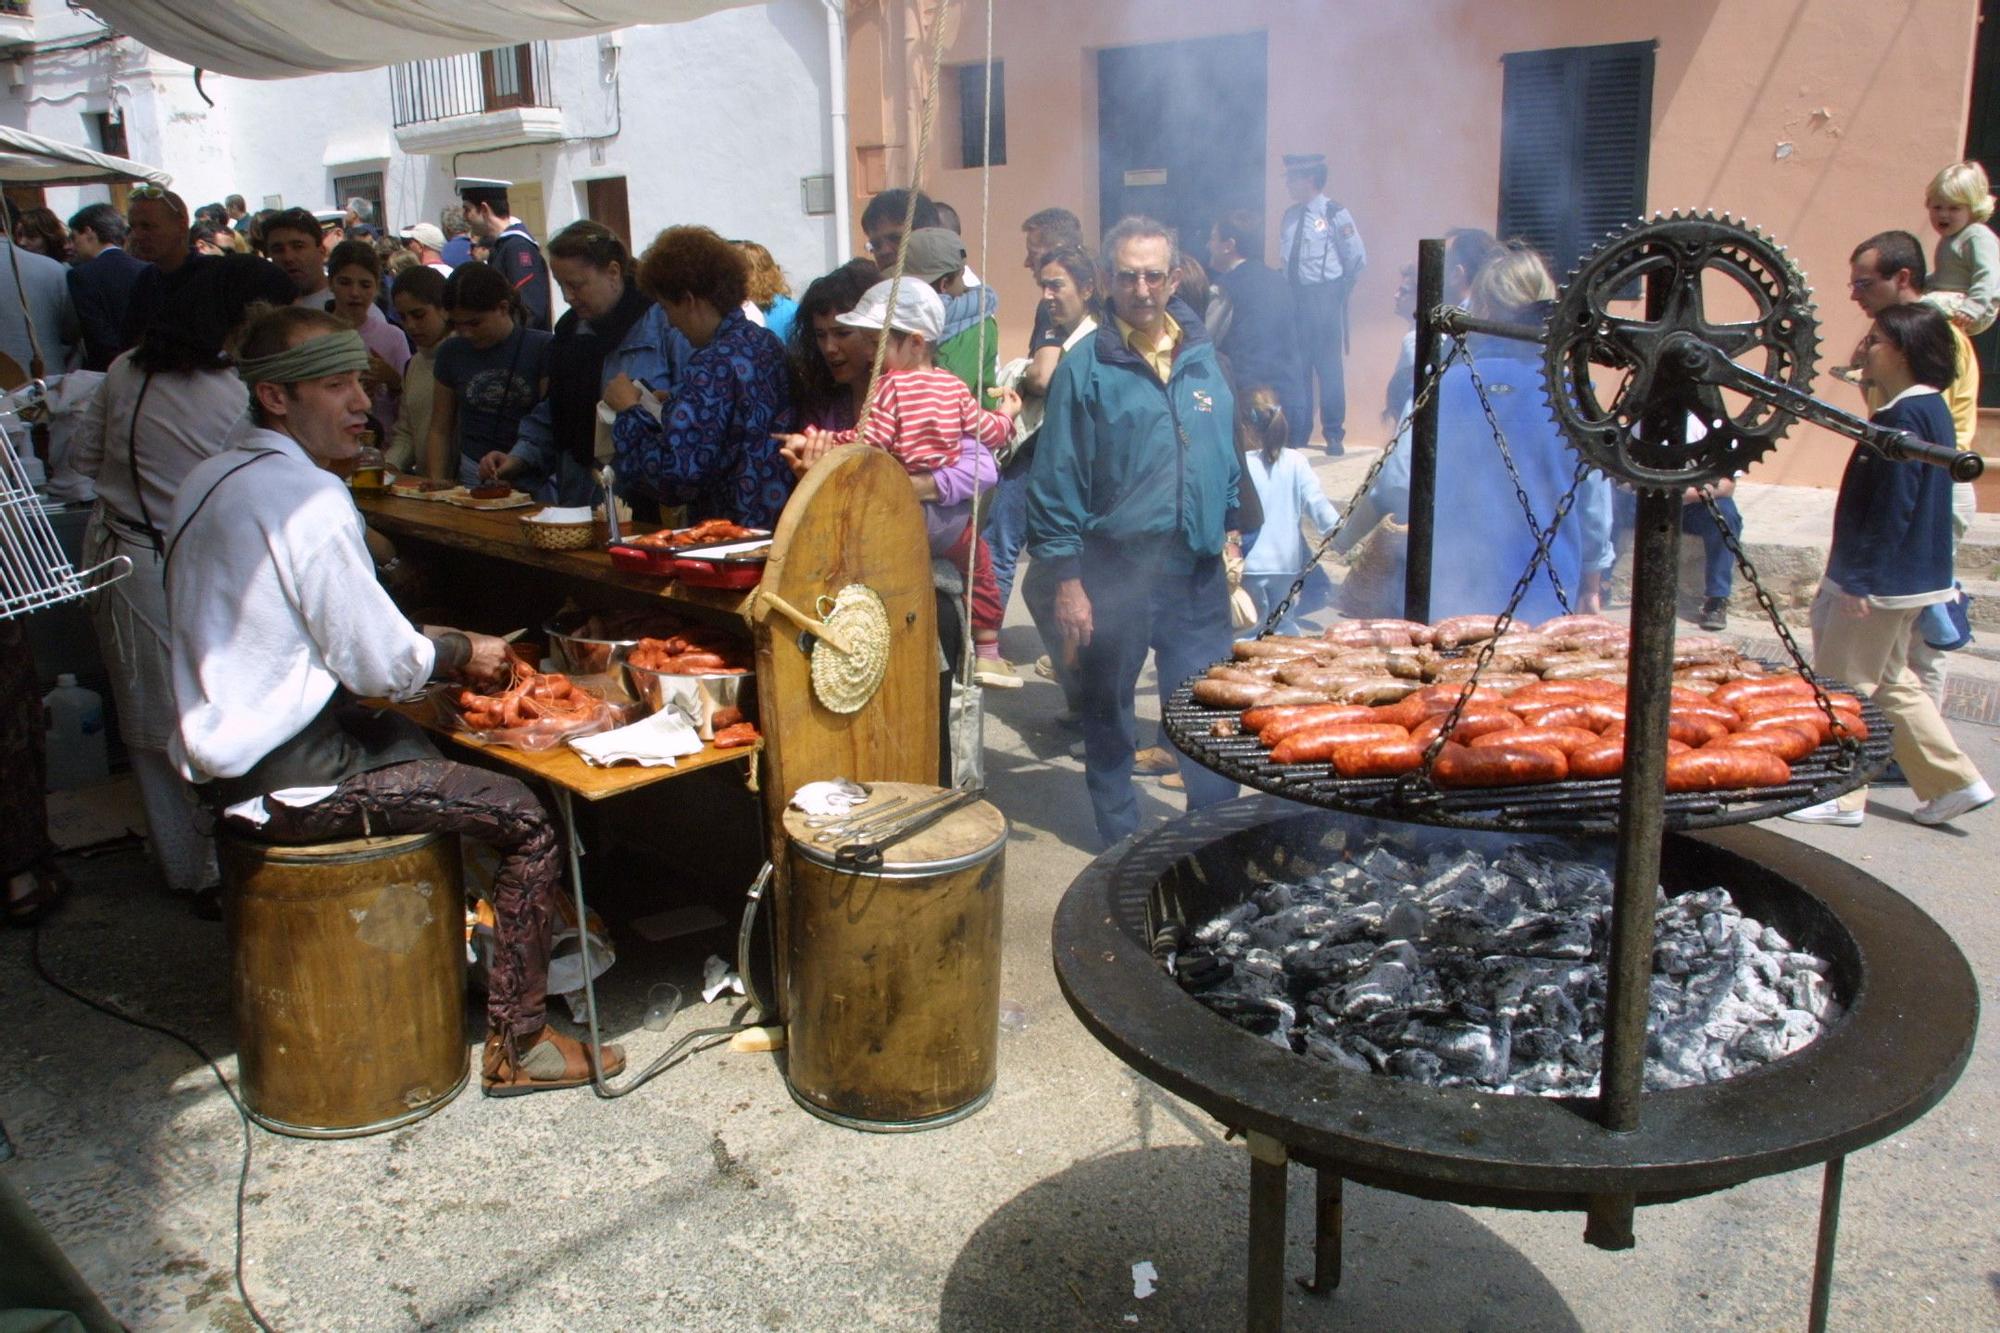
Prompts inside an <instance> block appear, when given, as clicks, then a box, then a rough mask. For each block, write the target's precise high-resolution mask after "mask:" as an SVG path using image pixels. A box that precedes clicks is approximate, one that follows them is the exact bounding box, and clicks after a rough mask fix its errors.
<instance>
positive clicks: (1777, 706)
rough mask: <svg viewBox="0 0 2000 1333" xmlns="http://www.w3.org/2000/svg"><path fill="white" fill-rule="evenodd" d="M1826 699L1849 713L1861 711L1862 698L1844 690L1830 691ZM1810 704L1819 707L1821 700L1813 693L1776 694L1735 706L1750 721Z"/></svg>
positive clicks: (1739, 714)
mask: <svg viewBox="0 0 2000 1333" xmlns="http://www.w3.org/2000/svg"><path fill="white" fill-rule="evenodd" d="M1826 701H1827V702H1828V703H1829V704H1831V705H1833V707H1835V708H1837V709H1841V710H1844V711H1846V712H1849V713H1858V712H1860V711H1861V700H1860V699H1858V698H1856V697H1855V696H1854V695H1852V694H1849V693H1847V692H1846V691H1844V690H1833V691H1831V692H1829V693H1828V694H1827V696H1826ZM1808 704H1810V705H1811V706H1812V707H1814V708H1817V707H1819V700H1818V699H1816V698H1814V697H1813V696H1811V695H1805V696H1803V697H1801V696H1797V695H1790V694H1774V695H1766V696H1764V697H1761V698H1751V699H1744V700H1742V701H1740V702H1738V703H1737V704H1736V705H1735V708H1736V713H1737V716H1738V717H1740V718H1741V719H1742V720H1743V721H1745V722H1748V721H1749V720H1750V719H1751V718H1753V717H1762V716H1764V715H1765V714H1766V713H1782V712H1785V711H1786V710H1788V709H1793V708H1803V707H1805V706H1807V705H1808Z"/></svg>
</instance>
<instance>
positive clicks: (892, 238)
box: [861, 189, 938, 276]
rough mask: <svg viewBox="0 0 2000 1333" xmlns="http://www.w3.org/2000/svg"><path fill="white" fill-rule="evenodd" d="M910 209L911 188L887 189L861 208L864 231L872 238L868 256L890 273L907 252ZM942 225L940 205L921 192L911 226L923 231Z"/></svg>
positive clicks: (863, 232) (863, 233)
mask: <svg viewBox="0 0 2000 1333" xmlns="http://www.w3.org/2000/svg"><path fill="white" fill-rule="evenodd" d="M909 209H910V192H909V191H908V190H901V189H898V190H884V191H882V193H880V194H878V195H876V196H875V197H874V198H873V199H870V200H869V201H868V207H866V208H864V209H862V210H861V234H862V235H863V236H866V237H867V238H868V255H869V257H870V258H871V259H873V260H874V261H875V267H877V268H879V269H881V270H882V272H883V274H884V275H885V276H886V275H887V274H888V272H889V270H890V269H891V268H892V267H894V266H895V263H896V256H897V255H899V254H901V253H902V252H903V215H904V214H906V213H908V212H909ZM937 225H938V211H937V205H936V204H934V203H932V202H931V201H930V196H929V195H927V194H925V193H923V192H922V191H921V190H919V191H918V192H917V211H916V215H915V216H914V217H912V218H911V219H910V229H911V230H912V231H921V230H923V229H924V228H925V227H935V226H937Z"/></svg>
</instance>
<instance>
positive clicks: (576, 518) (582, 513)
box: [521, 505, 591, 523]
mask: <svg viewBox="0 0 2000 1333" xmlns="http://www.w3.org/2000/svg"><path fill="white" fill-rule="evenodd" d="M590 518H591V510H590V506H589V505H577V506H574V507H571V508H558V507H556V506H555V505H550V506H549V507H548V508H546V509H542V510H537V511H536V512H535V513H532V514H530V515H528V517H526V518H525V519H523V520H521V521H522V522H524V523H588V522H590Z"/></svg>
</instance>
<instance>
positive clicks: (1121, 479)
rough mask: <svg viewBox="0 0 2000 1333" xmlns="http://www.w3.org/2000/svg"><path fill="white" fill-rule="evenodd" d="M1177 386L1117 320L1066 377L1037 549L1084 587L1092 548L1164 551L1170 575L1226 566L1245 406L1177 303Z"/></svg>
mask: <svg viewBox="0 0 2000 1333" xmlns="http://www.w3.org/2000/svg"><path fill="white" fill-rule="evenodd" d="M1168 313H1170V314H1171V315H1172V316H1173V317H1174V319H1175V320H1176V321H1177V322H1178V323H1179V324H1180V326H1181V342H1180V346H1179V348H1178V349H1176V352H1175V355H1174V363H1173V366H1172V370H1171V373H1170V375H1169V377H1168V379H1167V382H1166V383H1165V384H1162V383H1161V382H1160V379H1159V377H1158V376H1157V375H1155V374H1154V373H1153V370H1152V367H1150V366H1148V365H1147V364H1146V363H1145V362H1144V361H1142V360H1140V359H1139V357H1138V355H1137V354H1136V353H1134V352H1133V351H1132V349H1131V348H1129V347H1127V346H1126V345H1125V340H1124V339H1123V338H1122V337H1120V336H1119V334H1118V326H1117V323H1116V322H1115V321H1112V320H1106V321H1105V323H1104V324H1103V325H1101V326H1100V327H1099V328H1098V330H1097V334H1096V336H1095V337H1093V338H1091V339H1089V340H1088V341H1086V342H1084V343H1082V344H1080V345H1079V346H1077V347H1076V349H1075V350H1073V351H1072V352H1071V353H1070V354H1069V355H1068V356H1065V357H1064V358H1063V360H1062V364H1061V365H1060V366H1059V367H1057V369H1056V373H1055V378H1054V379H1053V380H1052V381H1051V382H1050V384H1049V393H1048V407H1047V411H1046V412H1045V414H1044V415H1043V417H1042V429H1041V434H1040V435H1039V436H1038V437H1037V440H1036V444H1035V458H1034V463H1033V465H1032V467H1031V468H1030V471H1029V473H1028V549H1029V552H1030V554H1032V555H1033V557H1034V558H1035V559H1036V560H1046V561H1048V562H1049V564H1050V567H1051V570H1052V572H1053V573H1054V574H1055V576H1056V577H1057V578H1058V579H1071V578H1078V577H1080V576H1081V575H1080V570H1081V562H1082V559H1083V555H1084V549H1085V544H1086V542H1096V541H1104V542H1116V543H1119V544H1121V545H1126V546H1135V545H1149V546H1155V547H1157V550H1156V551H1155V552H1153V553H1152V558H1153V559H1154V560H1156V561H1157V562H1158V563H1159V565H1160V566H1161V568H1162V569H1163V570H1165V571H1167V572H1186V571H1189V570H1192V569H1193V568H1194V567H1195V565H1196V564H1197V563H1198V562H1199V561H1200V560H1202V559H1205V558H1208V557H1212V556H1216V555H1219V554H1220V553H1221V551H1222V540H1223V535H1224V533H1225V532H1226V531H1227V524H1228V521H1229V515H1230V513H1231V511H1233V510H1234V509H1235V508H1236V503H1237V491H1238V487H1239V486H1240V485H1241V484H1242V467H1241V464H1240V461H1239V459H1238V456H1237V452H1236V439H1235V419H1236V403H1235V399H1234V398H1233V397H1232V396H1231V395H1230V392H1229V385H1228V383H1227V381H1225V380H1224V378H1223V375H1222V367H1221V365H1220V363H1218V361H1217V360H1216V356H1215V346H1214V344H1213V343H1211V342H1210V341H1209V338H1208V330H1207V329H1205V328H1204V327H1203V326H1202V322H1201V317H1200V316H1199V315H1197V314H1195V313H1194V311H1193V310H1192V309H1190V308H1189V307H1188V306H1187V305H1186V304H1184V303H1183V302H1181V301H1179V300H1176V301H1174V302H1173V303H1172V304H1171V305H1169V306H1168Z"/></svg>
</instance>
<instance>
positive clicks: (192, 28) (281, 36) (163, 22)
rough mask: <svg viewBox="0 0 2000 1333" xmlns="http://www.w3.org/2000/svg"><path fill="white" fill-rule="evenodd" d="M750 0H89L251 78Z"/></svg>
mask: <svg viewBox="0 0 2000 1333" xmlns="http://www.w3.org/2000/svg"><path fill="white" fill-rule="evenodd" d="M753 2H754V0H476V2H475V0H88V4H89V8H90V9H91V11H92V12H93V13H95V14H96V15H97V16H98V17H99V18H101V19H103V20H104V21H105V22H106V23H107V24H109V25H110V26H111V28H112V29H113V30H114V31H117V32H120V33H123V34H124V35H126V36H128V37H131V38H134V39H135V40H137V41H140V42H143V43H144V44H145V45H147V46H149V47H151V48H152V49H153V50H155V51H159V52H162V53H164V54H166V55H169V56H172V57H173V58H174V59H176V60H183V61H186V62H187V63H188V64H190V65H198V66H200V67H201V68H202V69H205V70H213V71H215V72H216V73H218V74H234V75H236V76H238V77H240V78H245V79H288V78H292V77H295V76H297V75H301V74H327V73H332V72H335V71H343V70H345V71H351V70H361V69H374V68H376V67H378V66H381V65H391V64H399V63H401V62H403V61H406V60H425V59H429V58H430V57H433V56H448V55H457V54H459V53H460V52H463V51H485V50H489V49H491V48H493V47H496V46H511V45H513V44H515V43H517V42H532V41H544V40H547V41H555V40H560V39H562V38H565V37H588V36H591V35H592V34H594V33H600V32H609V31H611V30H612V29H614V28H626V27H631V26H633V25H635V24H641V23H681V22H685V21H686V20H688V19H697V18H701V17H702V16H704V15H706V14H712V13H714V12H716V11H717V10H721V9H734V8H738V7H740V6H743V5H746V4H750V3H753Z"/></svg>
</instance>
